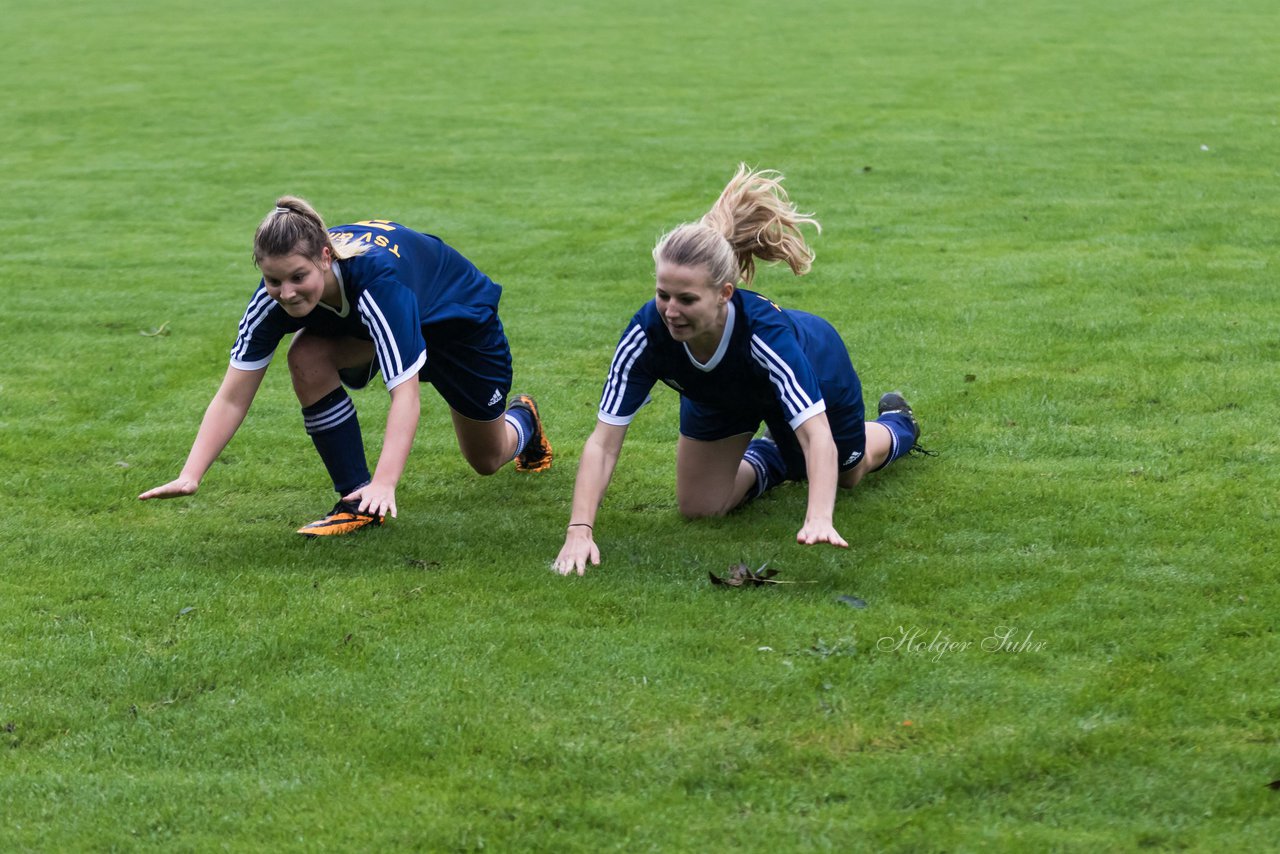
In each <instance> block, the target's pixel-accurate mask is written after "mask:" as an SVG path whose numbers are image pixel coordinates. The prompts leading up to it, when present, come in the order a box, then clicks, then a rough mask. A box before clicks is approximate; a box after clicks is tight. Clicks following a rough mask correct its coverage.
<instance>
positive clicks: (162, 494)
mask: <svg viewBox="0 0 1280 854" xmlns="http://www.w3.org/2000/svg"><path fill="white" fill-rule="evenodd" d="M199 488H200V481H198V480H188V479H187V478H185V477H180V478H178V479H177V480H171V481H169V482H168V483H166V484H165V485H164V486H157V487H156V488H155V489H148V490H147V491H146V492H144V493H142V494H141V495H139V496H138V500H139V501H146V500H148V499H150V498H179V497H181V496H183V495H192V494H194V493H195V491H196V490H197V489H199Z"/></svg>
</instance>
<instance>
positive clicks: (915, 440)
mask: <svg viewBox="0 0 1280 854" xmlns="http://www.w3.org/2000/svg"><path fill="white" fill-rule="evenodd" d="M877 411H878V413H879V414H880V415H888V414H889V413H891V412H898V413H901V414H903V415H905V416H907V419H908V420H910V421H911V449H910V451H908V453H912V452H914V453H917V454H924V455H925V456H926V457H933V456H937V455H936V454H935V453H934V452H933V451H929V450H926V449H925V448H922V447H921V446H920V422H919V421H917V420H916V415H915V413H914V412H912V411H911V404H909V403H907V399H906V398H905V397H903V396H902V392H900V391H890V392H886V393H885V394H883V395H881V396H880V405H879V406H878V407H877Z"/></svg>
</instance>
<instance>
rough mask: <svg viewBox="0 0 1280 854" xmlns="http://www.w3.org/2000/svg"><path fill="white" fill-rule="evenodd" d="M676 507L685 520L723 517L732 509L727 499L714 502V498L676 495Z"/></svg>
mask: <svg viewBox="0 0 1280 854" xmlns="http://www.w3.org/2000/svg"><path fill="white" fill-rule="evenodd" d="M676 507H677V508H678V509H679V511H680V515H681V516H683V517H684V518H686V519H706V518H708V517H712V516H724V515H726V514H727V513H728V512H729V511H730V510H732V509H733V505H731V504H729V502H728V499H725V500H722V501H716V500H715V498H714V496H707V495H677V496H676Z"/></svg>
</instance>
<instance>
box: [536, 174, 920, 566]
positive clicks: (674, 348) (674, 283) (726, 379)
mask: <svg viewBox="0 0 1280 854" xmlns="http://www.w3.org/2000/svg"><path fill="white" fill-rule="evenodd" d="M781 181H782V176H781V175H780V174H778V173H777V172H773V171H768V170H763V171H752V170H749V169H747V167H746V166H745V165H742V166H740V167H739V169H738V172H737V174H736V175H734V177H733V179H732V180H731V181H730V182H729V184H728V186H727V187H725V189H724V192H723V193H721V195H720V198H719V199H718V200H717V201H716V203H715V204H714V205H713V206H712V208H711V210H710V211H709V212H708V213H707V214H706V215H705V216H703V217H702V219H701V220H699V221H698V222H696V223H690V224H685V225H681V226H679V227H677V228H676V229H675V230H673V231H671V232H669V233H668V234H666V235H665V236H664V237H663V238H662V239H661V240H660V241H659V242H658V245H657V247H656V248H655V249H654V250H653V257H654V261H655V262H656V266H657V271H656V272H657V288H656V293H655V296H654V299H653V300H652V301H650V302H648V303H645V305H644V306H643V307H642V308H641V309H640V310H639V311H638V312H636V314H635V316H634V317H633V318H632V319H631V322H630V323H629V324H628V325H627V328H626V330H625V331H624V332H623V333H622V339H621V341H620V342H619V343H618V347H617V350H616V351H615V353H614V357H613V363H612V364H611V365H610V367H609V375H608V378H607V379H606V380H605V384H604V391H603V394H602V396H601V400H600V411H599V415H598V420H597V422H596V426H595V430H594V431H593V432H592V434H591V437H590V438H589V439H588V440H587V444H586V446H585V447H584V448H583V451H582V461H581V463H580V465H579V467H578V477H577V482H576V485H575V487H574V492H573V509H572V512H571V515H570V518H569V526H568V530H567V531H566V533H565V541H564V546H563V548H561V550H560V554H559V555H558V556H557V558H556V560H555V563H554V564H553V566H554V568H555V569H556V570H557V571H558V572H560V574H562V575H568V574H570V573H573V572H576V573H577V574H578V575H582V574H583V573H584V571H585V570H586V567H587V565H588V564H592V565H598V564H599V563H600V549H599V548H598V546H597V545H596V542H595V537H594V535H595V531H594V528H593V526H594V524H595V520H596V510H597V508H598V507H599V506H600V502H601V500H602V499H603V498H604V493H605V489H606V488H607V487H608V485H609V481H610V479H611V478H612V476H613V470H614V466H615V465H616V464H617V461H618V455H619V453H620V452H621V450H622V442H623V439H624V437H625V436H626V433H627V427H628V425H630V423H631V420H632V419H633V418H634V417H635V415H636V412H637V411H638V410H639V409H640V407H641V406H643V405H644V404H645V403H646V402H648V399H649V392H650V390H651V389H652V388H653V386H654V384H655V383H657V382H662V383H664V384H666V385H668V386H670V387H671V388H673V389H675V390H676V391H678V392H679V393H680V437H679V439H678V440H677V444H676V502H677V504H678V506H679V509H680V512H681V514H683V515H684V516H685V517H687V518H697V517H700V516H720V515H723V514H725V513H728V512H729V511H730V510H732V509H734V508H735V507H738V506H739V505H741V504H743V503H745V502H747V501H750V500H752V499H753V498H756V497H758V496H759V495H761V494H763V493H764V492H765V490H767V489H770V488H772V487H774V486H776V485H778V484H779V483H782V482H784V481H787V480H807V481H808V484H809V487H808V492H809V495H808V511H807V513H806V514H805V519H804V524H803V525H802V526H801V527H800V530H799V532H798V533H797V534H796V541H797V542H799V543H805V544H813V543H830V544H832V545H835V546H840V547H843V548H847V547H848V545H849V544H848V543H847V542H846V541H845V539H844V538H843V537H842V536H840V533H839V532H838V531H837V530H836V529H835V526H834V525H833V523H832V512H833V510H834V508H835V498H836V487H837V486H840V487H844V488H851V487H853V486H855V485H856V484H857V483H858V481H860V480H861V479H862V477H863V476H864V475H865V474H867V473H868V472H873V471H877V470H879V469H882V468H884V467H885V466H887V465H889V463H891V462H893V461H894V460H896V459H898V458H899V457H902V456H904V455H906V454H907V453H908V452H909V451H911V450H913V449H916V448H918V446H917V445H916V440H917V439H918V438H919V436H920V427H919V425H918V423H917V422H916V419H915V417H914V415H913V413H912V411H911V407H910V406H909V405H908V403H907V401H906V400H905V399H904V398H903V397H902V395H901V394H899V393H897V392H890V393H888V394H886V395H884V396H883V397H882V398H881V399H880V404H879V417H878V418H877V419H876V420H875V421H872V422H868V423H864V421H863V414H864V412H863V404H862V384H861V383H860V381H859V380H858V375H857V373H856V372H855V371H854V369H853V364H852V363H851V362H850V361H849V354H848V352H847V351H846V350H845V345H844V342H843V341H842V340H841V339H840V336H839V334H838V333H837V332H836V331H835V329H834V328H832V326H831V324H829V323H828V322H827V321H825V320H823V319H822V318H820V317H817V316H815V315H812V314H807V313H805V312H802V311H795V310H791V309H782V308H779V307H778V306H777V305H775V304H774V303H772V302H770V301H769V300H768V299H767V298H766V297H764V296H761V295H760V294H758V293H753V292H751V291H749V290H746V289H745V288H741V287H738V283H739V282H741V283H742V284H743V285H750V284H751V281H752V278H753V277H754V274H755V259H756V258H759V259H761V260H762V261H785V262H786V263H787V265H788V266H790V267H791V270H792V272H794V273H795V274H796V275H802V274H804V273H806V272H808V270H809V268H810V265H811V262H812V260H813V253H812V252H811V251H810V249H809V247H808V245H807V244H806V243H805V240H804V237H803V235H802V234H801V232H800V230H799V226H801V225H805V224H809V225H813V226H815V227H817V226H818V223H817V221H816V220H814V219H813V218H812V217H810V216H808V215H806V214H801V213H798V212H797V210H796V207H795V205H793V204H792V203H791V202H790V200H789V199H788V197H787V194H786V192H785V191H784V190H783V189H782V187H781ZM762 422H763V423H764V424H765V425H766V427H767V430H766V431H765V433H764V435H763V436H762V437H760V438H753V437H754V436H755V433H756V431H757V430H758V429H759V427H760V424H761V423H762Z"/></svg>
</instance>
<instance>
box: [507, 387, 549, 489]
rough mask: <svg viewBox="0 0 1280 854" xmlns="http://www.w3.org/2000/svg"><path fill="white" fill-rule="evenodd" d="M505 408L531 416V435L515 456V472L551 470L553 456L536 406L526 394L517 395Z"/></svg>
mask: <svg viewBox="0 0 1280 854" xmlns="http://www.w3.org/2000/svg"><path fill="white" fill-rule="evenodd" d="M507 408H508V409H524V410H527V411H528V412H529V413H530V414H531V415H532V416H533V435H532V436H530V437H529V439H528V441H527V442H525V443H524V450H523V451H521V452H520V453H519V455H517V456H516V471H522V472H537V471H546V470H547V469H549V468H551V461H552V459H554V457H555V455H554V454H553V453H552V451H551V443H550V442H548V441H547V434H546V431H544V430H543V429H542V417H541V416H539V415H538V404H536V403H534V401H533V398H532V397H530V396H529V395H527V394H517V395H516V396H515V398H514V399H513V400H512V401H511V405H510V406H508V407H507Z"/></svg>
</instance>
